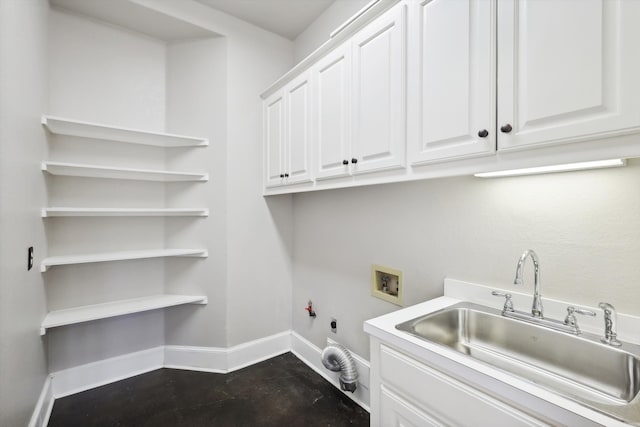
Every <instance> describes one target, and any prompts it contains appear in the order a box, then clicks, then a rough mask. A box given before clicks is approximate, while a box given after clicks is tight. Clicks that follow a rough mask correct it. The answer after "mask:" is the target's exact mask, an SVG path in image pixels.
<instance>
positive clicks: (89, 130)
mask: <svg viewBox="0 0 640 427" xmlns="http://www.w3.org/2000/svg"><path fill="white" fill-rule="evenodd" d="M42 124H43V125H44V126H45V127H46V128H47V129H48V130H49V132H51V133H54V134H59V135H69V136H81V137H86V138H95V139H103V140H108V141H118V142H127V143H131V144H142V145H153V146H156V147H206V146H207V145H209V140H208V139H207V138H196V137H192V136H183V135H174V134H170V133H159V132H148V131H144V130H140V129H130V128H123V127H117V126H109V125H103V124H99V123H91V122H83V121H79V120H71V119H64V118H61V117H53V116H42Z"/></svg>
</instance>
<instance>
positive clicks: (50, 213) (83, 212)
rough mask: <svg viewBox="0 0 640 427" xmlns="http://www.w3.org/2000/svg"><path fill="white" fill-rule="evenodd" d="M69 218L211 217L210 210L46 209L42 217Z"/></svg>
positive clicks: (43, 210)
mask: <svg viewBox="0 0 640 427" xmlns="http://www.w3.org/2000/svg"><path fill="white" fill-rule="evenodd" d="M59 216H62V217H67V216H209V209H205V208H193V209H146V208H44V209H42V217H43V218H49V217H59Z"/></svg>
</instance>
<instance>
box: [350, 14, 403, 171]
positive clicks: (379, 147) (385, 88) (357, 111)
mask: <svg viewBox="0 0 640 427" xmlns="http://www.w3.org/2000/svg"><path fill="white" fill-rule="evenodd" d="M405 21H406V7H405V6H404V5H400V6H397V7H395V8H393V9H391V10H390V11H389V12H387V13H386V14H384V15H383V16H382V17H380V18H378V19H377V20H375V21H374V22H373V23H372V24H370V25H368V26H367V27H365V28H364V29H363V30H362V31H360V32H359V33H358V34H356V35H355V36H354V38H353V39H352V52H353V88H352V94H353V95H352V96H353V98H352V99H353V102H352V107H353V109H352V111H353V115H352V120H351V123H352V126H353V129H352V151H351V153H352V159H351V162H352V163H353V165H352V170H353V173H360V172H369V171H373V170H381V169H389V168H398V167H404V165H405V158H406V155H405V147H406V139H405V131H406V122H405V110H406V99H405V93H406V69H405V58H406V29H405V28H406V23H405Z"/></svg>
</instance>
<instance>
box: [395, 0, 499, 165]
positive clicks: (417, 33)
mask: <svg viewBox="0 0 640 427" xmlns="http://www.w3.org/2000/svg"><path fill="white" fill-rule="evenodd" d="M410 5H411V7H412V10H411V17H412V21H411V24H412V28H413V31H412V33H411V36H410V37H411V42H410V43H411V48H412V50H411V52H412V54H411V55H412V57H411V58H410V64H411V66H412V67H413V70H412V74H411V75H412V77H413V78H412V80H411V82H412V83H413V87H414V88H415V89H411V90H410V91H409V94H408V95H409V96H410V97H411V100H412V107H413V108H414V110H413V115H412V117H411V125H410V126H411V128H412V132H411V134H412V137H411V140H410V145H409V156H410V159H411V162H412V163H413V164H419V163H427V162H432V161H435V160H441V159H448V158H453V157H464V156H473V155H479V154H489V153H493V152H494V151H495V146H496V132H495V121H496V119H495V117H496V114H495V111H496V103H495V81H496V71H495V69H496V53H495V51H496V49H495V34H496V20H495V10H494V5H495V3H494V2H493V1H490V0H455V1H442V0H423V1H416V2H411V3H410Z"/></svg>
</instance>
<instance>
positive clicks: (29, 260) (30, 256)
mask: <svg viewBox="0 0 640 427" xmlns="http://www.w3.org/2000/svg"><path fill="white" fill-rule="evenodd" d="M32 268H33V246H29V249H27V271H29V270H31V269H32Z"/></svg>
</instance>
